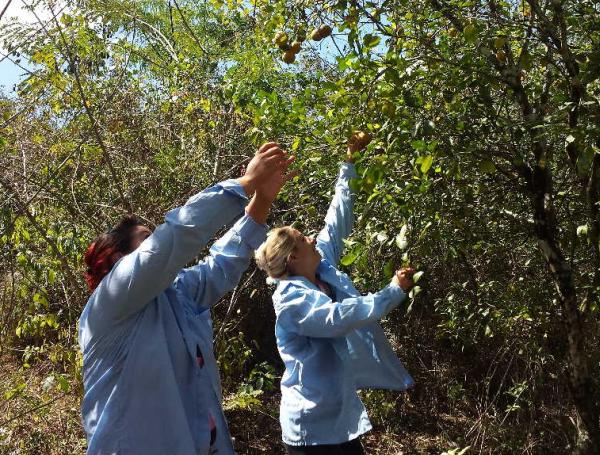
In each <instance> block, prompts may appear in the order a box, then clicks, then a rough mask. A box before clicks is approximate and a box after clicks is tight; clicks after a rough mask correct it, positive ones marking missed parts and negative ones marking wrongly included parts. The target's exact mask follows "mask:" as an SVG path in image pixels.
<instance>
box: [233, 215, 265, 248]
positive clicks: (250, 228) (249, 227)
mask: <svg viewBox="0 0 600 455" xmlns="http://www.w3.org/2000/svg"><path fill="white" fill-rule="evenodd" d="M233 229H234V230H235V232H237V233H238V234H239V236H240V237H241V239H242V240H243V241H244V243H246V244H248V245H249V246H250V247H251V248H252V249H253V250H256V249H257V248H258V247H259V246H260V245H261V244H262V243H263V242H264V241H265V240H266V239H267V229H268V228H267V225H266V224H260V223H257V222H256V221H254V219H253V218H252V217H251V216H250V215H248V214H247V213H246V214H244V216H242V217H241V218H240V219H239V220H238V221H237V223H235V225H234V226H233Z"/></svg>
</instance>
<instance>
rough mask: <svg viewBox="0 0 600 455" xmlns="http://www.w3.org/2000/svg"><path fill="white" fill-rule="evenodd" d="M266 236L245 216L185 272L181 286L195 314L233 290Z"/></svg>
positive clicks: (255, 223) (261, 225) (263, 228)
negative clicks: (203, 258) (191, 301)
mask: <svg viewBox="0 0 600 455" xmlns="http://www.w3.org/2000/svg"><path fill="white" fill-rule="evenodd" d="M266 235H267V228H266V226H265V225H264V224H259V223H257V222H256V221H255V220H253V219H252V217H250V216H249V215H248V214H246V215H244V216H243V217H242V218H241V219H240V220H239V221H238V222H237V223H235V225H234V226H233V227H232V228H231V229H230V230H229V231H228V232H227V233H226V234H225V235H224V236H223V237H221V238H220V239H219V240H218V241H216V242H215V243H213V245H212V247H211V248H210V255H209V256H207V257H206V258H205V260H204V261H203V262H201V263H199V264H198V265H196V266H194V267H190V268H188V269H185V270H184V272H183V274H181V275H180V277H181V278H180V283H179V282H178V284H181V285H183V286H184V290H185V292H186V293H187V294H188V295H189V296H190V297H191V298H192V300H193V302H194V304H195V309H196V311H202V310H204V309H206V308H209V307H210V306H212V305H214V304H215V303H216V302H217V301H218V300H219V299H220V298H221V297H223V295H225V294H226V293H227V292H229V291H230V290H232V289H233V288H234V287H235V286H236V285H237V284H238V282H239V280H240V278H241V276H242V274H243V273H244V271H245V270H246V269H247V268H248V265H249V264H250V259H251V258H252V254H253V253H254V250H255V249H256V248H258V247H259V246H260V244H261V243H262V242H263V241H264V240H265V238H266Z"/></svg>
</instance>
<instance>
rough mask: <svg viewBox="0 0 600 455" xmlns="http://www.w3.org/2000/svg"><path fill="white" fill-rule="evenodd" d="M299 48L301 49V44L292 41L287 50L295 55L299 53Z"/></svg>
mask: <svg viewBox="0 0 600 455" xmlns="http://www.w3.org/2000/svg"><path fill="white" fill-rule="evenodd" d="M301 48H302V43H301V42H300V41H294V42H293V43H292V44H291V45H290V48H289V50H290V51H292V52H293V53H294V54H297V53H298V52H300V49H301Z"/></svg>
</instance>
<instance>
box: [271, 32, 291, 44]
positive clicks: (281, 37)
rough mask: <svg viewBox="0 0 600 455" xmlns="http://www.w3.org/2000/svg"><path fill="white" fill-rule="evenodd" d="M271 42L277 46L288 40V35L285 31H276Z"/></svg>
mask: <svg viewBox="0 0 600 455" xmlns="http://www.w3.org/2000/svg"><path fill="white" fill-rule="evenodd" d="M273 42H274V43H275V44H277V46H283V45H285V44H287V42H288V36H287V33H285V32H277V33H276V34H275V38H273Z"/></svg>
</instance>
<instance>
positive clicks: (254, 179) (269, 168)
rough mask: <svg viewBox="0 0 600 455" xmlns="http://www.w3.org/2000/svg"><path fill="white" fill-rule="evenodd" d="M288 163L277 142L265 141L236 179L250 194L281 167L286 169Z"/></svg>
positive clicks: (288, 160)
mask: <svg viewBox="0 0 600 455" xmlns="http://www.w3.org/2000/svg"><path fill="white" fill-rule="evenodd" d="M290 163H291V161H290V159H289V158H288V157H287V155H286V153H285V152H284V151H283V150H281V149H280V148H279V145H278V144H276V143H275V142H267V143H265V144H263V145H261V146H260V148H259V149H258V152H256V154H255V155H254V157H253V158H252V159H251V160H250V163H248V166H247V167H246V172H245V173H244V175H243V176H242V177H240V178H239V179H238V181H239V183H240V185H242V186H243V187H244V190H245V191H246V194H248V195H251V194H253V193H254V192H255V191H256V189H257V187H258V186H259V185H260V184H262V183H264V182H265V180H267V179H269V178H271V177H272V176H273V174H275V173H276V172H278V171H281V169H287V167H288V166H289V164H290Z"/></svg>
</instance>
